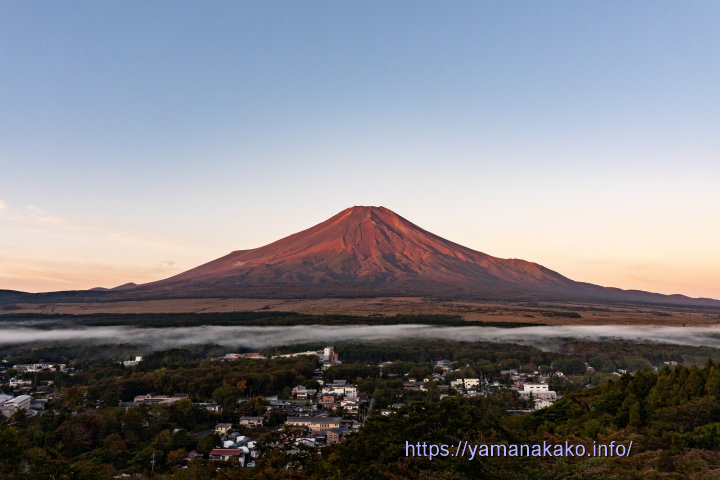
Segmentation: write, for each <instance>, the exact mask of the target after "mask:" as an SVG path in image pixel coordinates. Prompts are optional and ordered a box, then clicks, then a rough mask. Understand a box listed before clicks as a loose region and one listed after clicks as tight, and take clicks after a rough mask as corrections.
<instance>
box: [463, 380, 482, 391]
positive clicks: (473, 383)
mask: <svg viewBox="0 0 720 480" xmlns="http://www.w3.org/2000/svg"><path fill="white" fill-rule="evenodd" d="M463 386H464V387H465V390H477V389H478V387H479V386H480V379H479V378H463Z"/></svg>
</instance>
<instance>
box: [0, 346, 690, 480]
mask: <svg viewBox="0 0 720 480" xmlns="http://www.w3.org/2000/svg"><path fill="white" fill-rule="evenodd" d="M148 361H149V359H147V358H144V357H143V356H142V355H132V356H130V358H129V359H118V360H115V361H114V362H113V364H114V366H112V367H111V368H113V369H115V370H114V371H115V372H116V373H117V374H119V375H121V376H122V377H124V378H126V379H132V378H134V377H135V376H138V375H140V374H141V371H142V370H143V366H146V364H147V362H148ZM297 361H301V362H309V363H307V365H309V366H310V367H311V370H308V373H310V371H311V372H312V373H311V374H309V375H305V376H304V377H303V378H304V380H303V381H302V382H298V383H295V384H292V383H290V384H287V382H286V384H285V385H284V386H283V387H282V388H279V387H278V388H277V389H276V390H275V391H271V390H272V389H270V390H268V388H266V387H267V385H263V384H262V383H252V382H249V380H245V379H243V380H239V381H237V382H235V385H222V384H217V385H215V386H214V387H213V386H212V385H210V388H211V390H207V392H208V393H207V394H205V395H203V394H200V393H199V392H197V391H196V392H190V393H188V392H178V391H169V390H168V389H167V388H164V389H162V390H163V391H162V392H155V391H150V390H148V391H141V392H138V393H136V394H134V395H132V396H131V397H124V398H117V400H116V407H118V408H120V409H121V410H122V412H125V414H128V412H130V413H131V412H132V411H135V410H137V411H138V412H140V411H142V412H144V413H143V414H144V415H145V414H147V412H152V411H153V409H158V408H161V409H162V408H166V409H167V408H169V409H171V410H170V411H175V410H180V409H183V411H186V412H187V411H190V410H189V409H190V408H192V409H195V410H194V411H196V412H197V411H202V412H205V413H204V414H202V415H200V416H199V417H197V414H195V415H196V417H197V418H198V419H199V420H197V421H196V422H195V424H188V425H187V427H186V428H185V429H181V428H174V429H172V430H171V431H169V432H168V434H167V435H169V436H170V437H173V436H179V435H184V436H185V437H187V436H189V437H190V438H189V440H187V441H185V442H184V445H186V448H173V449H172V450H168V451H164V450H163V451H158V452H153V454H152V456H151V458H150V465H149V468H150V469H151V470H154V469H155V468H160V467H161V465H164V466H165V468H169V467H170V466H174V468H180V469H184V468H187V467H188V465H190V464H192V462H196V461H209V462H215V461H216V462H222V464H223V465H226V466H228V467H230V466H234V467H235V468H253V467H256V466H257V465H258V464H259V463H261V462H262V461H263V458H262V457H263V454H267V452H269V451H281V452H282V453H283V455H284V458H285V460H284V461H285V462H286V463H287V465H288V466H292V465H294V464H296V461H295V460H294V459H295V458H298V459H301V458H314V457H317V456H318V455H319V454H320V452H321V451H322V450H323V449H324V448H326V447H327V446H329V445H334V444H338V443H341V442H343V441H344V440H345V439H346V438H347V437H348V436H349V435H351V434H353V433H357V432H358V431H360V429H362V427H363V425H364V424H365V422H366V421H367V419H368V418H369V417H370V416H372V415H381V416H390V415H393V414H396V413H397V412H400V411H401V410H402V409H403V407H405V406H406V405H407V404H410V403H412V402H416V401H423V402H426V401H433V402H437V401H441V400H442V399H444V398H448V397H463V398H468V399H472V398H475V397H490V396H494V395H501V396H502V395H504V398H506V400H505V404H506V412H507V413H508V414H509V415H523V414H527V413H530V412H533V411H538V410H541V409H544V408H547V407H549V406H551V405H552V404H553V403H554V402H556V401H557V400H558V399H559V398H562V396H563V394H564V393H565V392H567V391H569V390H568V388H569V387H570V386H571V385H573V384H574V385H575V386H576V388H575V389H574V390H575V391H576V390H577V387H578V382H579V381H581V380H582V381H583V382H584V381H588V379H589V378H593V375H594V374H595V368H594V367H592V366H591V365H590V364H589V363H587V362H581V361H578V360H570V361H566V362H565V363H563V362H562V361H561V360H560V359H559V360H556V361H555V362H553V363H552V364H553V365H560V367H561V368H560V369H557V370H555V369H553V368H551V367H550V366H549V365H542V366H541V367H537V366H536V365H535V364H534V363H532V362H527V363H526V364H525V365H519V364H518V363H519V362H517V361H510V362H508V361H507V360H501V361H498V362H497V363H496V364H494V365H489V366H488V365H487V363H486V364H485V368H479V367H478V364H477V363H474V364H473V365H470V363H463V362H462V361H457V360H455V361H452V360H448V359H439V360H434V361H432V362H414V361H402V360H395V361H381V362H377V363H367V362H366V363H364V364H358V362H353V363H352V364H348V365H344V364H343V362H342V359H341V357H340V355H339V353H338V352H336V351H335V348H334V347H333V346H326V347H324V348H322V349H320V350H306V351H299V352H284V353H276V352H267V353H260V352H245V353H232V352H226V353H224V354H223V355H220V356H213V357H211V358H209V359H208V360H206V361H205V363H203V365H207V366H209V367H212V368H213V369H216V370H217V371H218V372H220V373H219V374H220V375H222V372H223V371H227V370H230V369H232V368H234V367H233V366H234V365H244V368H243V369H242V370H247V369H251V368H254V367H253V366H257V367H258V371H261V370H262V366H263V365H264V364H265V362H269V363H268V365H270V364H272V363H273V362H286V363H285V365H294V364H292V363H287V362H297ZM73 363H74V362H70V364H69V365H68V364H64V363H48V362H42V363H32V364H13V365H9V364H7V361H4V362H3V363H2V364H0V377H1V378H3V379H5V380H4V382H3V383H2V385H1V388H2V391H3V392H4V393H2V394H0V412H1V413H2V418H3V421H4V422H6V423H13V422H18V421H21V420H19V419H21V418H31V417H35V416H38V415H46V414H48V413H49V412H54V414H55V415H58V412H59V411H60V410H61V409H62V408H63V407H64V406H67V405H69V404H68V402H67V400H68V399H65V398H64V396H65V395H68V394H69V392H68V389H67V388H58V386H57V385H56V384H55V380H54V378H56V376H58V375H60V377H57V378H63V379H65V380H64V381H65V383H66V384H73V383H77V382H76V381H75V380H73V379H80V378H85V379H87V378H88V377H87V372H83V371H82V369H80V368H78V366H76V365H73ZM513 363H514V364H515V368H503V367H504V366H507V365H508V364H513ZM664 364H666V365H670V366H674V365H676V364H677V362H676V361H665V362H664ZM303 365H304V364H303ZM474 367H478V368H477V369H476V368H474ZM108 368H110V366H108ZM284 368H288V367H284ZM655 368H657V367H655ZM478 370H480V373H478ZM489 372H493V373H489ZM623 373H626V370H625V369H620V368H616V369H615V370H614V371H612V372H609V374H608V373H606V374H605V375H604V376H601V377H600V378H597V379H596V381H595V382H591V383H587V384H581V385H580V388H587V387H590V386H592V383H598V382H600V381H602V380H607V379H608V378H610V377H613V376H614V377H616V378H617V377H619V376H620V375H622V374H623ZM343 375H346V376H343ZM341 377H342V378H341ZM226 379H227V378H225V379H224V380H221V383H224V382H225V380H226ZM573 382H574V383H573ZM271 383H272V382H271ZM370 384H372V386H370ZM78 388H79V387H72V388H70V390H71V391H72V390H73V389H78ZM137 388H140V387H137ZM557 390H559V391H557ZM503 392H505V394H503ZM84 395H85V396H87V390H85V393H84ZM75 403H78V402H77V401H75ZM104 406H107V401H105V403H103V401H102V400H99V399H98V400H96V401H95V405H94V406H93V405H92V404H89V405H88V404H86V405H85V412H82V411H78V410H73V411H71V412H70V415H80V414H83V413H85V414H95V412H96V411H97V409H99V408H101V407H104ZM156 414H157V413H156ZM213 419H214V420H215V422H213ZM21 422H22V421H21ZM203 426H204V428H202V427H203ZM171 443H172V442H171ZM182 444H183V442H174V444H173V447H174V446H179V445H182ZM166 450H167V449H166ZM157 454H162V455H164V456H165V458H164V459H162V461H161V460H160V459H159V458H157Z"/></svg>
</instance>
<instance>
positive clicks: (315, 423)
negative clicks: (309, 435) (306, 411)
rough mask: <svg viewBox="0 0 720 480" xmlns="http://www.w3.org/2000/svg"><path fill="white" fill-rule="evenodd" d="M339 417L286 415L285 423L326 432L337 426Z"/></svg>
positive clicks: (313, 430)
mask: <svg viewBox="0 0 720 480" xmlns="http://www.w3.org/2000/svg"><path fill="white" fill-rule="evenodd" d="M341 421H342V418H341V417H288V418H287V421H285V425H291V426H296V427H307V428H308V429H309V430H310V431H311V432H313V433H318V432H326V431H328V430H330V429H331V428H339V427H340V423H341Z"/></svg>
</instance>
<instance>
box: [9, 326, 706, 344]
mask: <svg viewBox="0 0 720 480" xmlns="http://www.w3.org/2000/svg"><path fill="white" fill-rule="evenodd" d="M395 339H398V340H401V339H405V340H407V339H447V340H456V341H484V342H498V343H517V344H521V345H530V346H534V347H537V348H541V349H543V350H555V349H557V348H558V347H559V346H560V345H561V344H562V343H563V342H566V341H572V340H592V341H602V340H627V341H633V342H648V341H649V342H655V343H669V344H678V345H692V346H707V347H715V348H720V327H696V328H695V327H652V326H638V327H633V326H537V327H520V328H497V327H435V326H430V325H372V326H364V325H336V326H314V325H297V326H291V327H242V326H202V327H181V328H135V327H122V326H118V327H84V328H58V329H41V328H26V327H23V328H20V327H11V328H1V329H0V345H19V344H28V343H29V344H40V343H55V344H57V343H62V344H77V343H87V342H92V343H105V344H107V343H130V344H132V343H137V344H150V345H152V346H153V347H154V348H157V349H166V348H172V347H177V346H182V345H190V344H204V343H213V344H218V345H223V346H228V347H235V348H238V347H244V348H248V349H252V350H258V349H261V348H265V347H274V346H281V345H292V344H295V343H309V342H327V343H336V342H342V341H366V342H372V341H377V340H395Z"/></svg>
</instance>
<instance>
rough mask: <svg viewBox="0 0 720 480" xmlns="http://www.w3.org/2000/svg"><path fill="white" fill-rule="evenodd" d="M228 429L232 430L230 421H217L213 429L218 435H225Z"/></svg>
mask: <svg viewBox="0 0 720 480" xmlns="http://www.w3.org/2000/svg"><path fill="white" fill-rule="evenodd" d="M230 430H232V424H231V423H218V424H217V425H215V429H214V430H213V431H214V432H215V433H217V434H218V435H227V434H228V432H230Z"/></svg>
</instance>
